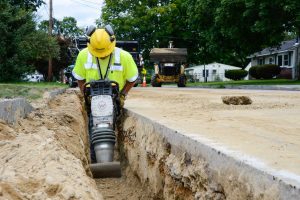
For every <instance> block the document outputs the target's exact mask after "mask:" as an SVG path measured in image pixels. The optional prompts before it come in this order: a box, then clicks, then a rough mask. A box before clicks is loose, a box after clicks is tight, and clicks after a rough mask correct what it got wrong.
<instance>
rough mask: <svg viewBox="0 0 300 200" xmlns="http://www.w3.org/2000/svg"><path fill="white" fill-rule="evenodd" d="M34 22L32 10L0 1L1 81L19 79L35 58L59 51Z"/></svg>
mask: <svg viewBox="0 0 300 200" xmlns="http://www.w3.org/2000/svg"><path fill="white" fill-rule="evenodd" d="M35 26H36V24H35V22H34V21H33V13H32V11H30V10H29V11H27V10H26V8H23V7H22V6H15V5H11V4H10V3H9V2H3V1H1V2H0V81H12V80H20V78H21V77H22V75H23V74H24V73H26V72H30V71H32V70H33V69H34V68H33V64H34V62H35V61H36V59H45V57H46V58H48V57H49V56H52V57H56V56H57V55H58V49H57V45H56V43H55V41H53V40H52V39H49V38H48V36H47V34H45V33H42V32H37V31H36V30H35ZM41 47H43V48H41Z"/></svg>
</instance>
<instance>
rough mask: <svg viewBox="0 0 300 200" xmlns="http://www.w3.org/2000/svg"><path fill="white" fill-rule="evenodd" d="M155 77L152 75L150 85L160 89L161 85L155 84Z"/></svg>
mask: <svg viewBox="0 0 300 200" xmlns="http://www.w3.org/2000/svg"><path fill="white" fill-rule="evenodd" d="M156 78H157V76H156V75H153V76H152V77H151V85H152V87H161V83H159V82H157V79H156Z"/></svg>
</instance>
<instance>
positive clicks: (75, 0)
mask: <svg viewBox="0 0 300 200" xmlns="http://www.w3.org/2000/svg"><path fill="white" fill-rule="evenodd" d="M71 1H73V2H75V3H79V4H81V5H84V6H86V7H89V8H93V9H97V10H99V9H100V8H96V7H94V6H91V5H88V4H85V3H82V2H80V1H77V0H71Z"/></svg>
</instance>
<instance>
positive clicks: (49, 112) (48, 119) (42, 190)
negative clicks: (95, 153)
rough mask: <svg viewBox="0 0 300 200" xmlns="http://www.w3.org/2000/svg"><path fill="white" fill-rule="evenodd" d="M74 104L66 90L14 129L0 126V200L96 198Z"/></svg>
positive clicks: (82, 128)
mask: <svg viewBox="0 0 300 200" xmlns="http://www.w3.org/2000/svg"><path fill="white" fill-rule="evenodd" d="M80 102H81V101H80V98H79V97H78V94H77V93H76V92H75V91H67V92H66V93H64V94H62V95H59V96H57V97H56V98H55V99H53V100H52V101H50V102H48V103H47V104H45V105H44V104H39V105H35V107H36V108H37V109H36V110H35V111H33V112H32V113H30V114H29V116H28V117H27V118H26V119H24V120H20V121H19V122H18V123H17V124H15V125H8V124H6V123H4V122H3V121H1V122H0V199H14V200H15V199H31V200H34V199H102V195H101V194H100V193H99V192H98V190H97V186H96V183H95V181H94V180H93V179H92V178H91V177H89V176H88V175H90V174H91V173H90V171H89V167H88V163H89V161H88V158H89V156H88V155H89V149H88V137H87V132H86V130H87V128H86V119H85V117H84V116H85V115H84V110H83V107H82V105H81V103H80Z"/></svg>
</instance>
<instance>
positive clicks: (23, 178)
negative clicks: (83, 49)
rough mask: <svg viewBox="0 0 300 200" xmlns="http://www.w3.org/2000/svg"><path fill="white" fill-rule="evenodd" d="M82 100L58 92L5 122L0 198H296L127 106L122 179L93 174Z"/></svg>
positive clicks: (0, 126)
mask: <svg viewBox="0 0 300 200" xmlns="http://www.w3.org/2000/svg"><path fill="white" fill-rule="evenodd" d="M87 130H88V128H87V117H86V113H85V110H84V105H83V98H82V97H81V95H80V94H79V93H78V92H76V91H72V90H67V91H66V92H65V93H64V94H61V95H58V96H57V97H55V98H54V99H53V100H51V101H50V102H47V103H44V104H43V105H42V106H40V107H38V108H37V109H36V110H35V111H33V112H32V113H30V115H28V116H27V118H25V119H24V120H20V121H19V122H18V123H17V125H15V126H11V125H7V124H5V123H4V122H2V121H0V140H1V141H0V158H1V159H0V173H1V177H0V199H102V197H103V198H104V199H133V200H135V199H146V200H147V199H201V200H202V199H203V200H204V199H220V200H222V199H299V198H298V197H299V196H300V190H299V187H295V186H294V185H292V184H287V183H286V182H285V181H283V180H281V179H280V178H277V177H274V176H273V175H271V174H269V173H267V172H265V171H261V170H259V169H256V168H254V167H253V165H251V163H247V162H244V161H242V160H239V159H236V158H234V157H232V156H230V155H229V154H228V153H224V151H223V150H222V149H218V148H217V147H216V146H214V145H213V144H208V143H207V141H205V140H200V139H199V138H197V137H194V136H193V135H192V134H190V135H189V136H186V135H185V134H182V133H180V132H178V131H177V130H173V129H172V128H171V127H166V126H164V125H161V124H159V123H158V122H154V121H152V120H150V119H148V118H147V117H144V116H141V115H139V114H136V113H134V112H132V111H130V110H127V109H125V110H124V113H123V117H122V118H121V120H120V121H119V123H118V127H117V132H116V133H117V145H116V160H119V161H121V165H122V177H121V178H105V179H94V180H93V179H92V175H91V172H90V169H89V163H90V158H89V154H90V153H89V142H88V132H87Z"/></svg>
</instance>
